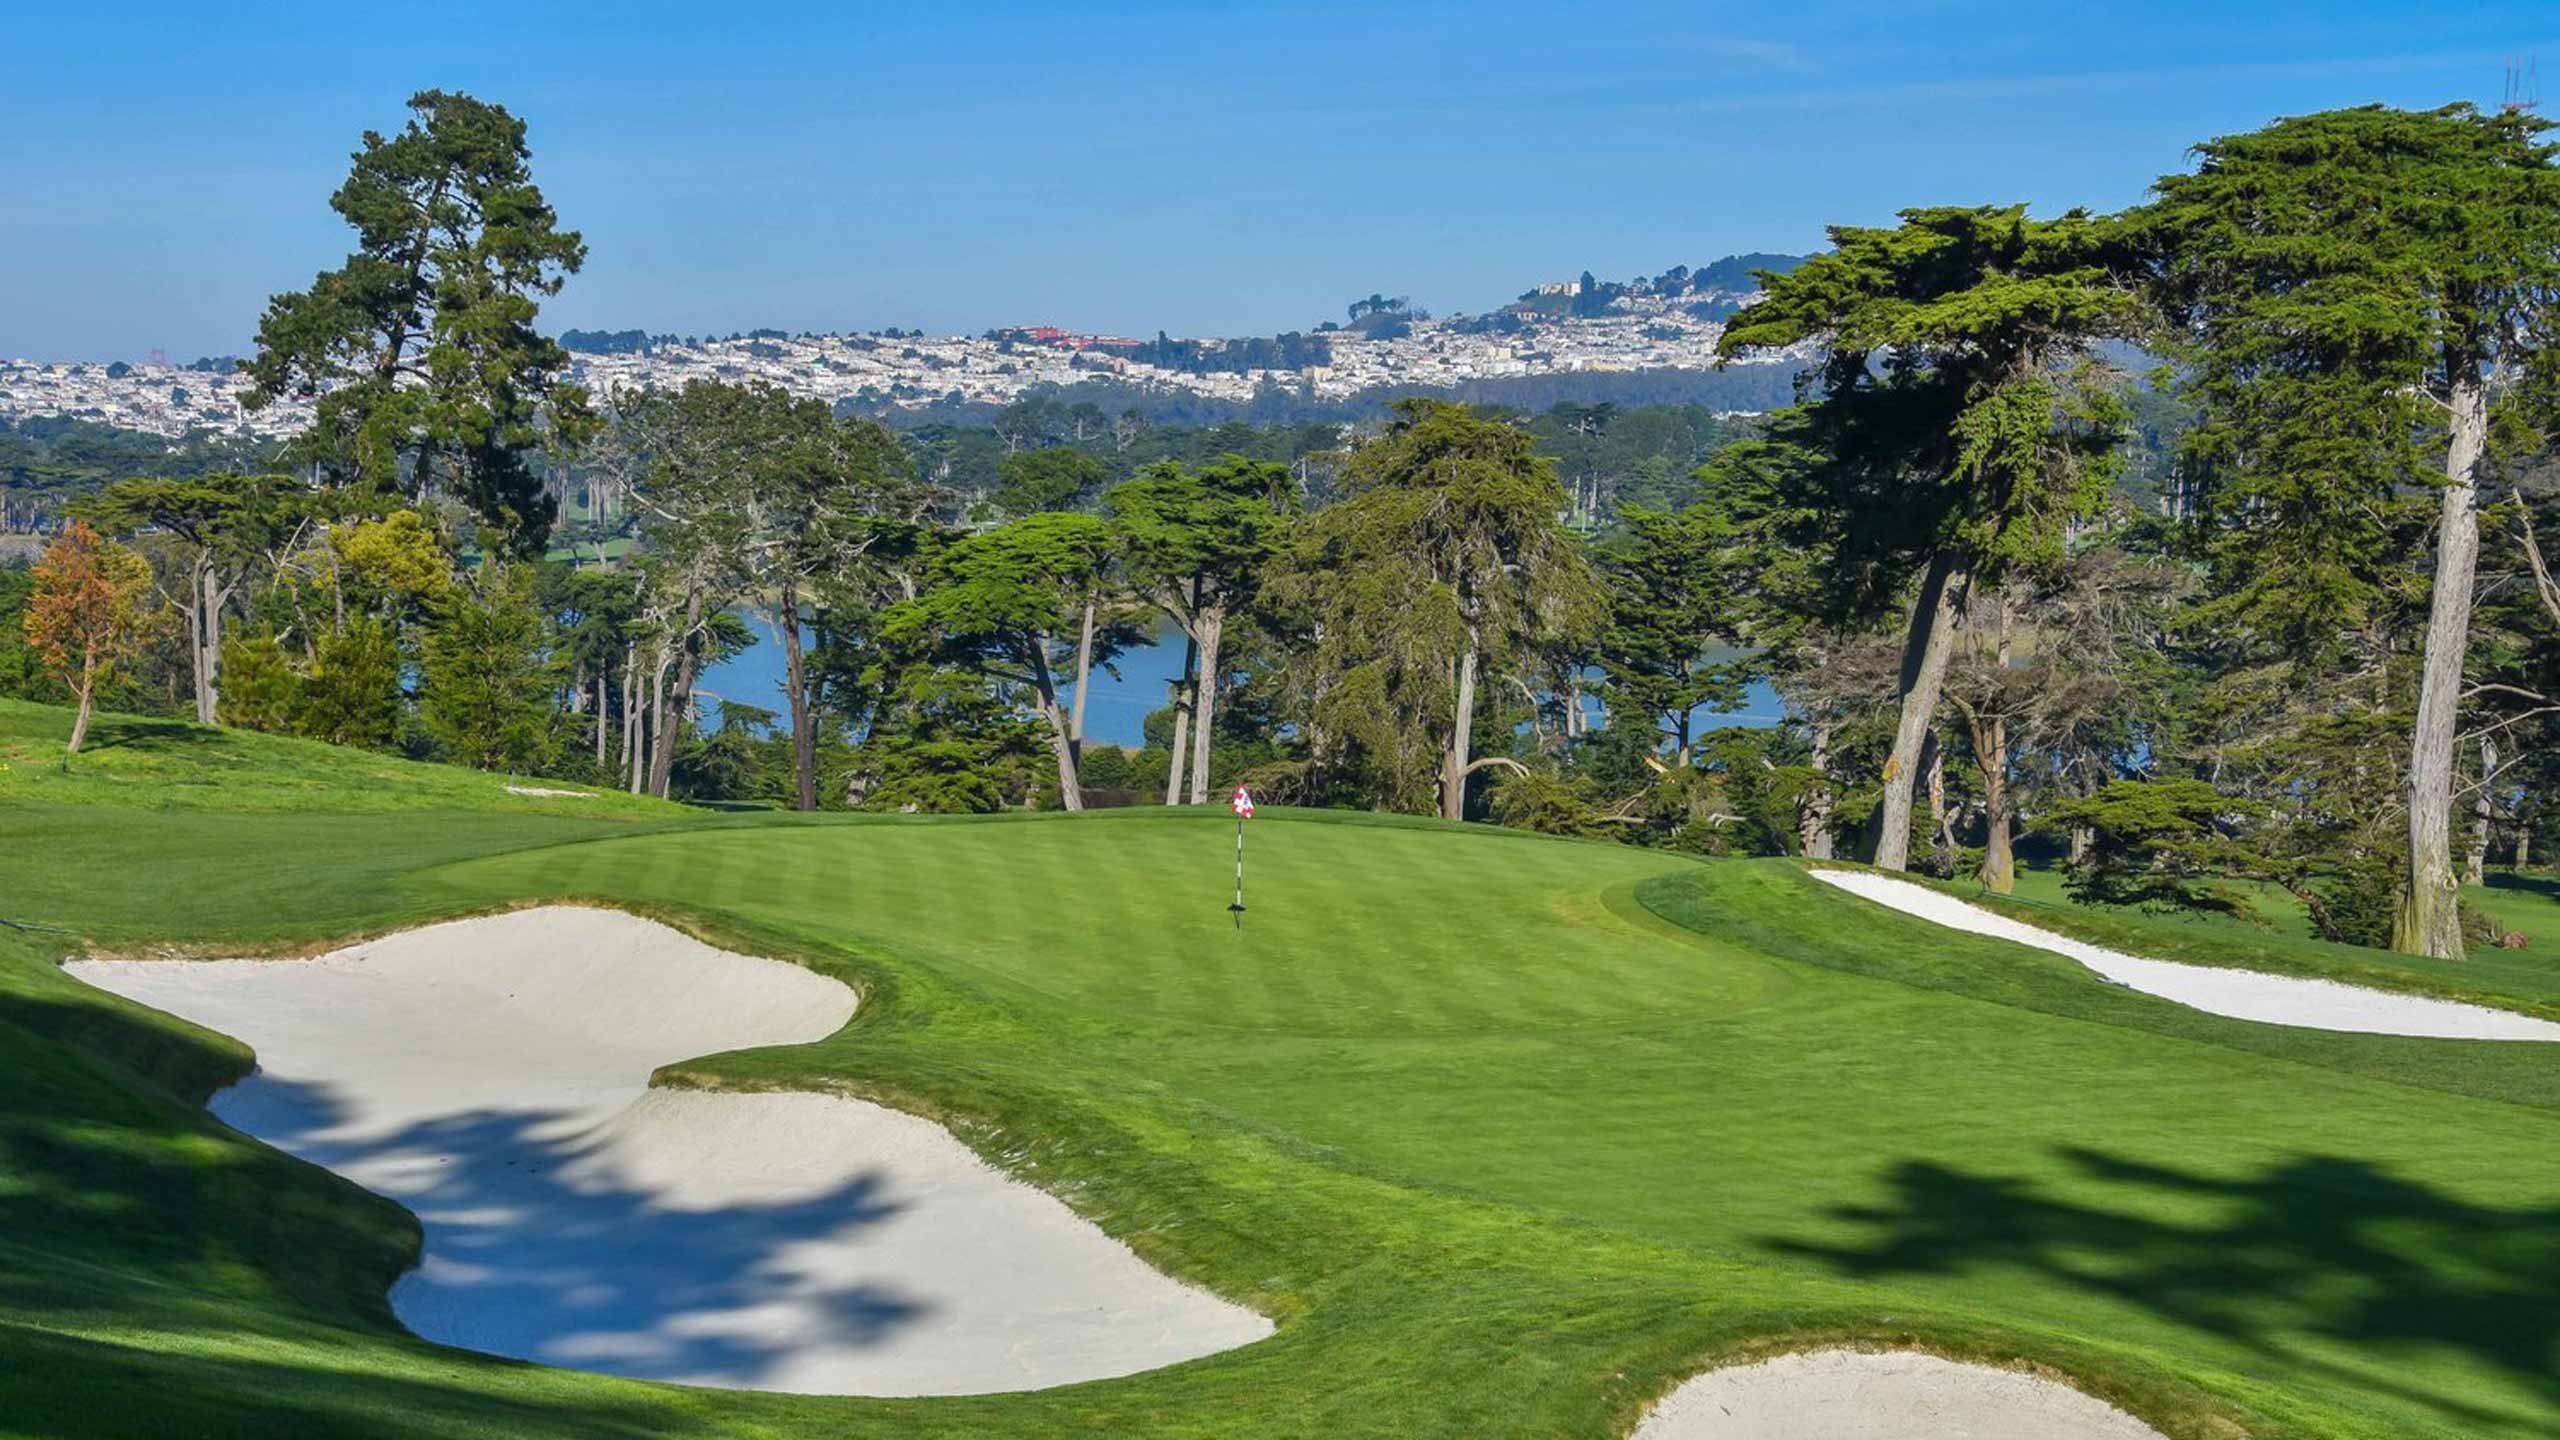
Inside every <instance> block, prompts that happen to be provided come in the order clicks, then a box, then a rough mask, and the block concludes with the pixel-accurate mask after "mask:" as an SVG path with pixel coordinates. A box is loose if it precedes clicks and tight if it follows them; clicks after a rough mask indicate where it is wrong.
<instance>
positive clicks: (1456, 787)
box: [1440, 625, 1476, 820]
mask: <svg viewBox="0 0 2560 1440" xmlns="http://www.w3.org/2000/svg"><path fill="white" fill-rule="evenodd" d="M1475 728H1476V630H1475V627H1474V626H1473V625H1469V626H1468V627H1467V648H1466V650H1465V651H1464V652H1462V653H1461V654H1460V655H1459V656H1458V705H1457V713H1456V714H1454V715H1452V716H1451V717H1450V723H1449V748H1448V749H1447V750H1446V751H1444V752H1442V755H1441V760H1440V818H1441V819H1443V820H1464V819H1466V818H1467V748H1468V745H1469V743H1470V742H1471V741H1472V740H1473V739H1474V737H1475Z"/></svg>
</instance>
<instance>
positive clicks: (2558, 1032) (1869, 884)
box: [1813, 870, 2560, 1040]
mask: <svg viewBox="0 0 2560 1440" xmlns="http://www.w3.org/2000/svg"><path fill="white" fill-rule="evenodd" d="M1813 878H1814V879H1816V880H1819V881H1822V882H1823V883H1824V884H1826V885H1836V886H1838V887H1840V888H1841V889H1843V890H1846V891H1849V892H1850V893H1851V894H1854V895H1863V896H1865V897H1866V898H1867V899H1869V900H1873V901H1875V902H1876V903H1877V904H1879V905H1889V906H1891V907H1893V908H1894V909H1896V910H1900V911H1903V912H1905V913H1906V914H1911V915H1917V916H1919V917H1920V918H1922V919H1924V920H1934V921H1936V922H1937V923H1939V924H1941V925H1945V926H1949V927H1951V928H1953V929H1957V930H1967V931H1971V932H1972V933H1974V934H1976V935H1989V936H1993V937H1995V938H1997V939H2001V940H2013V941H2016V942H2017V943H2018V944H2021V945H2030V946H2033V947H2035V948H2036V949H2038V950H2050V951H2052V952H2053V953H2054V954H2056V955H2063V956H2068V957H2069V958H2071V959H2073V960H2077V961H2079V962H2080V963H2081V964H2083V965H2085V966H2087V967H2089V968H2090V969H2091V970H2094V971H2096V972H2097V973H2098V974H2100V975H2102V976H2105V977H2106V978H2107V979H2109V980H2112V981H2114V982H2116V983H2117V984H2119V985H2124V986H2128V987H2130V988H2132V989H2135V990H2140V991H2142V992H2144V993H2145V994H2150V995H2157V996H2159V997H2160V998H2162V999H2164V1000H2174V1001H2176V1002H2178V1003H2179V1004H2181V1005H2187V1006H2192V1007H2193V1008H2195V1009H2198V1010H2204V1011H2208V1012H2210V1013H2212V1014H2215V1015H2228V1016H2230V1017H2231V1018H2233V1019H2235V1020H2257V1021H2263V1022H2265V1023H2267V1024H2270V1025H2296V1026H2300V1027H2302V1028H2304V1029H2306V1030H2350V1031H2357V1032H2360V1033H2364V1034H2369V1035H2418V1036H2425V1037H2428V1038H2432V1039H2439V1040H2560V1025H2555V1024H2553V1023H2551V1022H2550V1021H2548V1020H2536V1019H2534V1018H2533V1017H2531V1016H2528V1015H2517V1014H2514V1013H2512V1012H2509V1011H2505V1010H2492V1009H2490V1008H2489V1007H2488V1006H2485V1005H2464V1004H2461V1003H2459V1002H2456V1001H2452V1000H2428V999H2424V998H2422V997H2419V996H2415V995H2398V994H2394V993H2392V992H2391V991H2388V990H2371V989H2367V988H2365V987H2364V986H2361V985H2341V984H2339V983H2338V982H2336V981H2334V980H2301V979H2296V978H2294V977H2293V976H2290V975H2268V974H2264V973H2261V972H2259V971H2255V970H2223V969H2217V968H2215V967H2213V966H2209V965H2177V964H2172V963H2170V962H2169V961H2166V960H2145V959H2142V958H2140V957H2139V956H2134V955H2127V954H2125V953H2123V952H2122V951H2118V950H2109V949H2106V948H2104V947H2102V946H2097V945H2091V944H2089V943H2087V942H2086V941H2081V940H2074V939H2071V938H2070V937H2068V936H2064V935H2056V934H2054V933H2053V932H2052V931H2050V930H2039V929H2037V928H2036V927H2035V926H2033V925H2028V924H2024V923H2022V922H2020V921H2016V920H2012V919H2010V918H2009V917H2008V916H2006V915H2000V914H1995V913H1993V912H1992V911H1989V910H1985V909H1983V908H1982V907H1981V906H1979V905H1968V904H1966V903H1965V902H1964V901H1962V900H1959V899H1957V898H1955V897H1954V896H1952V895H1948V894H1945V893H1943V892H1941V891H1937V890H1932V889H1930V888H1929V887H1928V886H1926V885H1915V884H1913V883H1911V882H1910V881H1908V880H1897V879H1894V878H1893V877H1892V876H1889V875H1880V874H1877V873H1876V872H1874V871H1871V870H1816V871H1814V872H1813Z"/></svg>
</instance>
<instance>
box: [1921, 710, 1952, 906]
mask: <svg viewBox="0 0 2560 1440" xmlns="http://www.w3.org/2000/svg"><path fill="white" fill-rule="evenodd" d="M1920 770H1921V773H1922V774H1924V775H1926V776H1928V777H1929V867H1930V872H1931V873H1932V874H1936V875H1953V874H1954V873H1955V861H1954V856H1955V850H1956V825H1955V817H1954V816H1952V815H1950V814H1949V813H1947V753H1946V747H1945V746H1943V745H1940V744H1939V743H1938V732H1936V731H1935V730H1932V731H1930V732H1929V743H1928V745H1927V746H1925V747H1923V748H1922V750H1921V752H1920Z"/></svg>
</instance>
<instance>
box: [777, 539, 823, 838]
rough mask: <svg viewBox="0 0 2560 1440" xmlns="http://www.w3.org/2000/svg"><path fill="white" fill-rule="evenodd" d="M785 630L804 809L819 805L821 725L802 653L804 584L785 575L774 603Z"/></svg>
mask: <svg viewBox="0 0 2560 1440" xmlns="http://www.w3.org/2000/svg"><path fill="white" fill-rule="evenodd" d="M774 613H775V619H776V620H777V621H778V622H779V628H780V629H781V631H782V688H783V691H784V699H786V700H787V701H788V702H789V703H790V706H791V773H792V778H793V780H794V781H796V782H797V784H798V793H797V795H796V797H795V799H796V802H797V804H798V806H799V808H800V809H803V810H815V809H817V808H818V726H817V722H816V718H815V716H814V715H813V714H812V713H811V712H813V711H814V710H815V709H816V708H817V707H816V706H813V705H811V704H810V703H809V667H808V664H807V661H806V660H805V659H804V658H803V657H802V656H801V653H800V587H799V584H798V582H796V581H794V580H792V579H790V578H788V577H785V579H784V580H783V582H782V598H781V602H780V603H779V604H777V605H775V606H774Z"/></svg>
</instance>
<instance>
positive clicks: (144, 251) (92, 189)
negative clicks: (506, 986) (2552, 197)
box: [0, 0, 2560, 360]
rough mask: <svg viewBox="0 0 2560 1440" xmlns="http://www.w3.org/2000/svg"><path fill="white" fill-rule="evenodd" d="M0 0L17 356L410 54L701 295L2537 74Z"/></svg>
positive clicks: (1791, 19) (1861, 167) (594, 232)
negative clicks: (480, 105) (521, 128)
mask: <svg viewBox="0 0 2560 1440" xmlns="http://www.w3.org/2000/svg"><path fill="white" fill-rule="evenodd" d="M2105 9H2116V10H2119V11H2121V12H2123V13H2120V14H2117V15H2113V16H2101V14H2100V12H2101V11H2102V10H2105ZM0 35H5V40H4V41H0V177H5V178H4V179H0V184H5V189H4V190H0V193H5V195H6V196H7V199H6V201H5V203H0V355H29V356H37V357H42V358H64V359H73V358H78V359H97V360H104V359H113V358H138V357H140V356H141V355H142V354H143V353H144V352H145V351H147V350H148V349H150V348H152V347H155V346H156V347H161V348H165V349H166V350H168V351H169V353H170V354H171V356H172V357H173V358H179V359H185V358H190V357H192V356H194V355H197V354H201V353H206V352H220V351H229V350H237V349H240V348H242V347H243V346H245V345H246V343H247V342H248V340H249V338H250V337H251V335H252V334H253V333H254V331H255V326H256V321H257V315H258V311H259V309H260V307H261V305H262V304H263V303H264V300H265V297H266V296H267V295H268V294H270V293H271V292H273V291H276V290H279V289H287V288H298V287H300V286H301V285H303V284H306V283H307V282H308V281H309V279H310V277H311V275H312V273H313V272H314V271H315V270H317V269H319V268H321V267H322V266H324V265H328V264H333V263H335V262H336V260H337V258H338V257H339V256H340V255H342V254H343V252H344V249H345V245H346V232H345V231H344V230H343V229H342V228H341V227H340V226H339V224H338V222H337V220H336V217H334V216H333V215H331V214H330V213H329V211H328V209H327V205H326V201H327V197H328V195H329V192H330V191H331V190H332V189H333V188H335V186H336V184H337V182H338V180H339V179H340V178H341V177H342V176H343V175H344V173H345V168H346V156H347V153H348V151H349V150H351V149H352V148H353V147H354V144H355V142H356V138H357V136H358V135H359V134H360V133H361V132H362V131H363V130H364V129H365V128H367V127H369V126H370V127H376V128H381V129H386V130H387V129H390V128H392V127H394V126H395V125H397V124H398V123H399V122H400V121H401V120H402V119H403V118H404V112H403V111H402V109H401V101H402V100H403V99H404V98H405V97H406V96H407V95H408V94H409V93H410V92H411V91H413V90H416V89H420V88H424V87H429V86H442V87H445V88H449V89H462V90H468V91H470V92H472V93H473V94H476V95H479V96H481V97H483V98H485V99H490V100H496V101H500V102H502V103H504V104H506V105H508V106H510V107H511V108H513V109H514V110H515V111H516V112H517V113H519V114H521V115H523V116H525V117H526V118H527V119H528V120H529V121H530V122H531V124H532V139H533V146H534V152H535V173H536V176H537V177H538V178H539V179H540V181H541V182H542V184H543V186H544V188H545V189H546V190H547V191H548V192H549V193H550V195H551V197H552V200H553V203H554V204H555V205H556V206H557V207H558V209H559V210H560V212H561V214H562V216H563V217H564V218H565V219H566V221H567V222H568V223H569V224H571V225H573V226H575V227H577V228H578V229H580V230H582V231H584V232H585V234H586V237H587V241H588V245H589V247H590V251H591V255H590V259H589V261H588V264H587V268H586V272H585V273H584V274H582V275H580V276H578V277H577V278H576V279H574V280H572V281H571V282H570V285H569V288H568V290H567V291H566V292H565V293H564V294H563V295H562V296H561V297H560V299H559V300H558V301H556V302H554V304H553V305H552V306H551V307H549V309H548V310H547V311H546V315H547V317H548V320H549V322H550V323H553V324H556V325H560V326H572V325H575V326H591V327H592V326H611V327H623V326H632V325H637V326H643V327H646V328H649V329H653V330H677V331H696V332H698V331H706V330H715V329H716V330H719V331H721V332H723V333H725V332H727V331H730V330H735V329H744V328H749V327H752V326H757V325H775V326H782V327H786V328H790V329H795V330H797V329H853V328H864V329H867V328H871V327H875V326H881V325H914V326H923V327H925V328H926V329H929V330H934V331H937V332H940V331H946V330H978V329H982V328H985V327H986V326H989V325H994V324H1004V323H1039V322H1048V323H1054V324H1061V325H1067V326H1072V327H1078V328H1086V329H1096V330H1121V331H1143V332H1147V333H1152V332H1153V331H1154V330H1155V329H1157V328H1159V327H1161V328H1164V329H1167V330H1170V331H1172V332H1174V333H1175V334H1238V333H1247V332H1254V333H1269V332H1271V331H1273V330H1276V329H1283V328H1302V327H1305V326H1308V325H1312V324H1313V323H1315V322H1317V321H1319V320H1322V319H1325V318H1327V317H1329V316H1338V315H1339V313H1340V309H1341V306H1342V305H1343V304H1344V302H1346V301H1348V300H1349V299H1351V298H1353V297H1354V296H1358V295H1365V294H1367V293H1369V292H1370V291H1372V290H1384V291H1386V292H1388V293H1390V294H1396V293H1404V294H1410V295H1412V296H1413V297H1414V298H1415V300H1416V301H1417V302H1419V303H1421V304H1424V305H1427V306H1430V307H1432V308H1434V309H1436V310H1443V311H1446V310H1472V309H1481V308H1484V307H1486V306H1488V305H1491V304H1495V303H1499V302H1501V301H1503V300H1505V299H1508V298H1509V297H1510V296H1511V295H1513V294H1515V293H1517V292H1518V291H1519V290H1521V289H1523V288H1525V287H1526V286H1528V285H1529V284H1531V283H1532V282H1535V281H1538V280H1541V279H1549V278H1556V277H1561V276H1566V275H1570V274H1573V273H1575V272H1578V271H1580V270H1582V269H1584V268H1586V267H1587V268H1589V269H1591V270H1593V271H1596V272H1598V273H1600V274H1603V275H1612V276H1617V275H1626V274H1631V273H1634V272H1636V271H1639V270H1641V271H1647V272H1650V271H1655V270H1660V269H1663V268H1666V267H1668V266H1670V265H1673V264H1676V263H1691V264H1695V263H1697V262H1700V261H1703V260H1708V259H1712V258H1714V257H1715V256H1718V255H1721V254H1726V253H1729V252H1734V251H1741V250H1754V249H1765V250H1792V249H1810V248H1814V247H1815V246H1817V245H1818V244H1819V243H1820V240H1821V235H1822V226H1823V225H1824V224H1825V223H1826V222H1833V221H1850V222H1873V221H1878V220H1882V219H1885V218H1886V217H1888V216H1889V215H1890V214H1891V213H1892V211H1894V210H1895V209H1897V208H1899V207H1901V206H1905V205H1912V204H1928V203H1951V202H1977V201H2026V202H2028V203H2030V204H2032V205H2034V206H2036V207H2037V208H2038V209H2039V210H2050V209H2059V208H2063V207H2066V206H2071V205H2091V206H2099V207H2113V206H2118V205H2123V204H2126V203H2129V202H2131V201H2133V200H2135V199H2137V198H2139V197H2140V195H2141V193H2142V191H2143V188H2144V187H2145V185H2146V184H2147V183H2148V182H2149V181H2150V179H2151V178H2152V177H2153V176H2155V175H2157V174H2159V173H2160V172H2162V171H2163V170H2165V169H2171V168H2175V167H2177V166H2178V165H2180V164H2181V163H2182V155H2183V152H2184V150H2185V148H2186V146H2187V145H2188V144H2189V143H2190V142H2192V141H2194V140H2197V139H2199V138H2203V137H2206V136H2210V135H2214V134H2219V133H2226V132H2229V131H2233V130H2240V129H2246V128H2250V127H2252V126H2255V125H2258V124H2261V123H2263V122H2265V121H2266V120H2268V119H2270V118H2272V117H2275V116H2277V115H2282V114H2291V113H2299V112H2302V111H2306V110H2313V109H2320V108H2324V107H2327V106H2333V105H2344V104H2357V103H2363V102H2367V101H2383V102H2388V103H2392V104H2400V105H2412V106H2417V105H2432V104H2437V103H2442V102H2444V101H2448V100H2454V99H2470V100H2475V101H2480V102H2485V103H2494V102H2496V101H2497V100H2498V99H2499V98H2500V96H2501V89H2502V84H2503V67H2504V62H2505V59H2506V57H2507V56H2508V55H2510V54H2524V55H2532V54H2535V53H2539V54H2540V55H2541V56H2542V57H2544V59H2545V60H2546V61H2547V62H2549V68H2550V70H2551V74H2552V80H2551V88H2552V91H2553V92H2554V93H2553V95H2552V100H2553V101H2554V102H2555V103H2554V105H2553V107H2552V108H2554V109H2560V7H2555V6H2554V5H2553V4H2551V3H2550V0H2536V3H2521V0H2479V3H2470V4H2452V3H2441V4H2439V3H2409V0H2387V3H2386V0H2351V3H2350V0H2341V3H2331V4H2325V5H2314V4H2283V3H2277V4H2265V3H2253V0H2219V3H2212V4H2195V3H2186V0H2174V3H2158V4H2148V5H2142V6H2130V5H2128V6H2120V7H2102V6H2098V5H2094V4H2061V3H2054V4H1980V5H1962V4H1951V3H1928V0H1900V3H1892V4H1874V5H1870V4H1842V3H1831V0H1787V3H1772V4H1759V3H1755V4H1725V3H1714V0H1692V3H1688V4H1675V5H1653V4H1644V5H1608V4H1591V5H1578V6H1565V5H1558V6H1554V7H1552V8H1545V7H1531V6H1522V5H1513V4H1503V3H1476V4H1465V5H1448V6H1440V5H1423V4H1403V3H1395V4H1356V5H1340V6H1319V5H1297V4H1286V3H1268V4H1239V5H1172V4H1164V5H1146V4H1114V3H1095V4H1084V5H1013V6H973V5H966V4H940V5H935V4H922V5H911V4H897V5H889V4H877V3H852V4H841V5H806V6H803V5H791V4H730V5H704V4H689V5H684V6H659V5H654V4H647V3H629V4H622V5H578V6H568V5H558V6H552V5H542V4H527V3H516V4H507V5H497V6H483V5H478V4H472V3H447V4H440V5H436V6H431V7H417V6H395V5H358V4H347V3H344V0H340V3H334V4H330V5H326V6H305V5H301V4H296V3H289V0H277V3H270V4H263V5H257V6H247V5H231V4H225V3H221V0H190V3H179V4H172V3H163V0H121V3H116V4H112V5H94V6H74V5H39V6H29V7H23V8H22V9H21V10H20V11H19V12H18V13H16V14H14V15H12V16H10V17H8V18H7V20H6V23H5V26H0Z"/></svg>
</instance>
